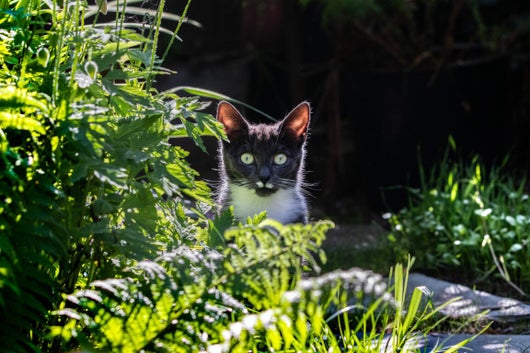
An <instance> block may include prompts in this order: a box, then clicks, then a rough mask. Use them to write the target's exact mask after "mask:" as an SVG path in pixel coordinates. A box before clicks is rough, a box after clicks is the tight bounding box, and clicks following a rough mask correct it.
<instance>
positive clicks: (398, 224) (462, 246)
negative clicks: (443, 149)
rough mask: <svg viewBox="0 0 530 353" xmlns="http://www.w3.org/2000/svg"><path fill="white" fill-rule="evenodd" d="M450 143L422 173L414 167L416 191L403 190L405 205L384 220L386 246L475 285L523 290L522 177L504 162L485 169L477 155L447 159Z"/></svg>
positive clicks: (525, 209)
mask: <svg viewBox="0 0 530 353" xmlns="http://www.w3.org/2000/svg"><path fill="white" fill-rule="evenodd" d="M451 141H452V140H451ZM450 146H451V147H450V149H448V152H447V153H446V154H445V156H444V158H443V159H442V160H441V161H440V162H439V163H438V165H437V166H436V167H435V168H433V170H432V171H431V172H430V174H428V175H427V174H426V172H425V171H424V170H423V168H422V167H421V164H420V172H421V176H422V178H421V186H420V188H417V189H416V188H409V189H408V192H409V200H410V201H409V206H408V207H406V208H404V209H402V210H401V211H399V212H398V213H396V214H393V215H391V216H390V217H389V222H390V224H391V226H392V232H391V234H390V239H391V240H392V241H393V247H394V249H395V251H396V252H397V253H398V254H401V257H402V258H404V257H405V256H407V254H409V253H410V254H412V255H413V256H415V258H416V261H417V265H418V267H419V268H423V269H430V270H433V271H436V272H438V273H458V276H459V277H461V278H464V279H468V280H469V279H472V280H476V281H479V282H480V281H484V280H486V279H491V278H500V279H502V280H503V281H506V282H507V283H508V284H510V285H511V286H512V287H513V288H514V289H515V290H516V291H517V292H519V294H522V295H524V294H525V293H524V292H523V290H521V288H525V287H527V286H528V284H529V283H530V246H529V244H528V232H529V231H530V216H529V215H530V201H529V199H528V194H527V183H526V178H524V177H522V178H521V177H519V178H517V177H514V176H512V174H511V173H510V172H509V171H508V170H507V167H506V163H507V160H505V161H503V162H502V163H500V164H498V165H493V166H490V167H486V166H485V165H484V164H483V163H481V160H480V157H478V156H476V157H474V158H472V159H471V160H470V161H464V160H462V159H458V158H457V157H454V156H455V154H456V146H455V144H454V141H452V143H451V145H450ZM398 256H399V255H398ZM526 294H528V293H526Z"/></svg>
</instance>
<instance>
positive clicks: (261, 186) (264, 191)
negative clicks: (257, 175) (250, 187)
mask: <svg viewBox="0 0 530 353" xmlns="http://www.w3.org/2000/svg"><path fill="white" fill-rule="evenodd" d="M256 186H257V188H256V189H255V190H256V194H257V195H258V196H269V195H271V194H274V193H275V192H276V191H277V190H278V188H275V187H274V184H272V183H270V182H267V183H263V182H262V181H258V182H256Z"/></svg>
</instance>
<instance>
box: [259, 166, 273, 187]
mask: <svg viewBox="0 0 530 353" xmlns="http://www.w3.org/2000/svg"><path fill="white" fill-rule="evenodd" d="M270 178H271V171H270V169H269V168H267V167H265V166H263V167H261V168H260V169H259V173H258V179H259V180H260V181H261V182H262V183H263V184H267V182H268V181H269V179H270Z"/></svg>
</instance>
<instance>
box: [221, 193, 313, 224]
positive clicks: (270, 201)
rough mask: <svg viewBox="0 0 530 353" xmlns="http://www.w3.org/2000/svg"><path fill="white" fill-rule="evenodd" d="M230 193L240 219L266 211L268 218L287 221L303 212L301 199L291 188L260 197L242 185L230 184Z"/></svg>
mask: <svg viewBox="0 0 530 353" xmlns="http://www.w3.org/2000/svg"><path fill="white" fill-rule="evenodd" d="M230 194H231V201H232V202H231V203H232V205H233V206H234V213H235V216H236V218H238V219H239V220H242V221H244V220H245V219H247V217H249V216H250V217H252V216H254V215H255V214H257V213H261V212H263V211H267V216H268V217H269V218H272V219H274V220H277V221H279V222H281V223H288V222H290V221H292V220H293V219H294V218H296V217H297V216H298V215H300V214H302V213H303V211H302V210H301V209H302V208H303V207H304V206H303V205H302V202H303V200H301V198H300V196H299V195H298V194H297V193H296V191H295V190H293V189H280V190H278V191H277V192H275V193H274V194H272V195H269V196H267V197H261V196H258V195H256V192H255V191H254V190H251V189H248V188H246V187H244V186H237V185H230Z"/></svg>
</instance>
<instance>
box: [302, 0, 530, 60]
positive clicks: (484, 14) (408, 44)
mask: <svg viewBox="0 0 530 353" xmlns="http://www.w3.org/2000/svg"><path fill="white" fill-rule="evenodd" d="M299 2H300V3H301V4H302V5H303V6H307V5H308V4H309V3H317V4H318V6H320V7H321V8H322V22H323V25H324V26H325V27H326V28H328V29H330V30H331V31H333V33H334V34H335V35H338V38H339V39H340V38H342V39H343V40H342V41H341V42H340V44H339V50H340V52H341V53H342V55H343V56H344V58H345V59H347V60H351V61H352V62H354V63H356V64H359V60H360V59H359V58H357V57H356V55H355V54H353V55H352V53H355V52H356V50H355V48H352V47H351V43H356V47H357V48H358V47H359V45H363V48H365V49H366V50H367V53H368V54H365V56H368V58H367V59H368V60H370V62H368V63H366V64H369V65H378V66H379V67H380V66H390V67H401V68H409V69H410V68H414V67H416V66H419V65H424V66H425V65H426V66H427V67H434V68H436V69H439V68H441V67H443V66H444V65H446V64H449V63H454V62H458V61H462V60H475V59H477V58H484V57H489V56H491V55H494V54H499V53H501V54H504V53H506V52H507V51H508V49H510V48H511V49H513V50H521V49H522V50H524V49H523V48H521V47H519V48H517V46H516V45H514V42H515V39H516V38H517V37H523V36H525V35H527V34H528V30H529V28H530V27H529V23H528V19H527V15H526V14H523V13H511V10H512V8H510V7H509V6H510V5H508V8H504V7H503V6H504V4H493V3H487V2H483V1H479V0H467V1H466V0H457V1H443V0H438V1H432V0H413V1H410V0H374V1H366V0H330V1H321V0H299ZM494 5H495V6H494ZM492 14H494V15H492ZM507 14H509V15H507ZM526 50H528V48H526ZM352 56H353V57H352Z"/></svg>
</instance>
